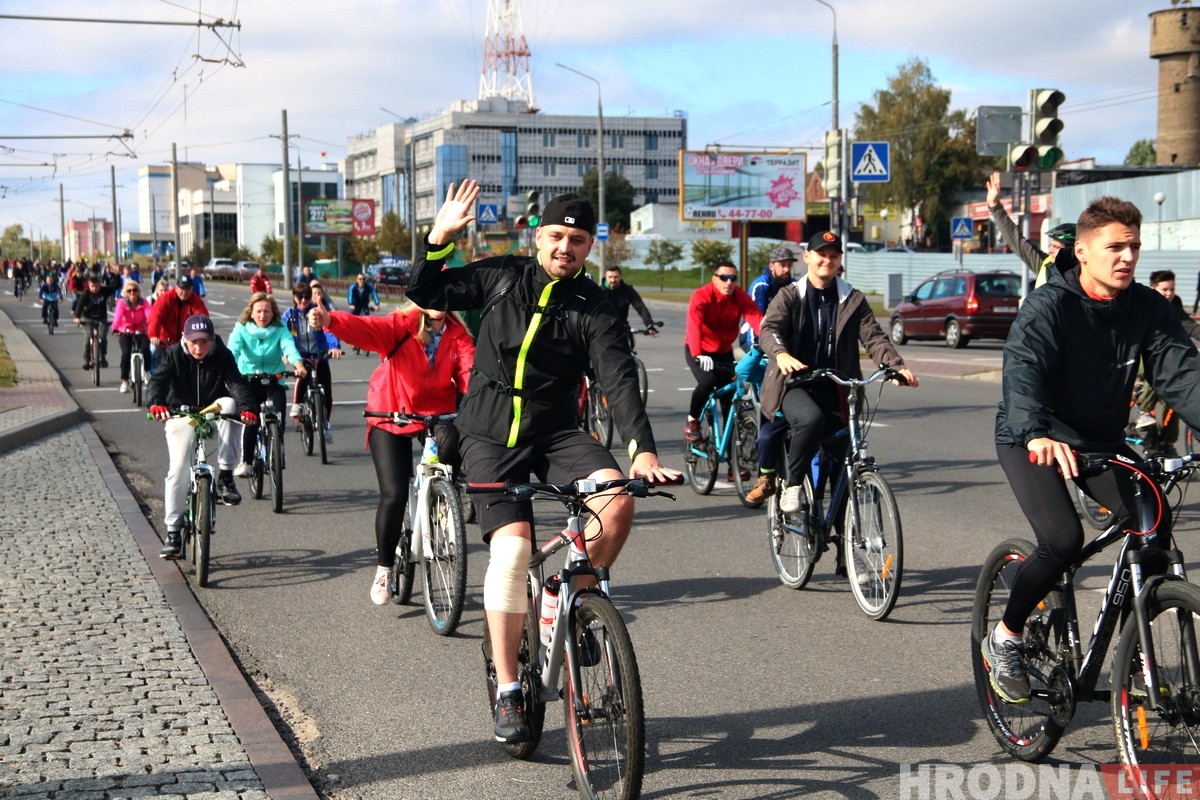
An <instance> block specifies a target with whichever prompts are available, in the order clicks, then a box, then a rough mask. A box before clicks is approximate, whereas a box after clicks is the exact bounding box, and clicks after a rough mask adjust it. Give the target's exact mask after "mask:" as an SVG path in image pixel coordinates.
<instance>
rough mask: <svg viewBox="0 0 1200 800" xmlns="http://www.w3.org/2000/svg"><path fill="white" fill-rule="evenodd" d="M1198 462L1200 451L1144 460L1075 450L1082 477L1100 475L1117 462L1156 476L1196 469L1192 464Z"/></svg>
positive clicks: (1117, 454) (1118, 454)
mask: <svg viewBox="0 0 1200 800" xmlns="http://www.w3.org/2000/svg"><path fill="white" fill-rule="evenodd" d="M1197 462H1200V453H1188V454H1186V455H1182V456H1150V457H1149V458H1147V459H1145V460H1144V461H1137V460H1135V459H1131V458H1129V457H1128V456H1124V455H1121V454H1120V453H1100V452H1095V453H1093V452H1079V451H1076V452H1075V463H1076V464H1077V465H1078V467H1079V474H1080V476H1081V477H1093V476H1096V475H1099V474H1100V473H1102V472H1105V471H1106V470H1109V469H1112V468H1113V466H1115V465H1117V464H1120V465H1123V466H1126V467H1128V468H1130V469H1133V470H1136V471H1138V472H1145V473H1147V474H1150V475H1153V476H1155V477H1159V476H1168V475H1172V474H1174V473H1177V472H1180V471H1182V470H1185V469H1195V467H1193V466H1192V465H1193V464H1196V463H1197Z"/></svg>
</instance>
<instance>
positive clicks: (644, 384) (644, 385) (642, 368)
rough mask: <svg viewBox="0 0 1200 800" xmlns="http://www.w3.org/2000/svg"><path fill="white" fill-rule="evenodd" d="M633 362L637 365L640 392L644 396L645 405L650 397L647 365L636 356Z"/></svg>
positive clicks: (643, 403) (643, 402)
mask: <svg viewBox="0 0 1200 800" xmlns="http://www.w3.org/2000/svg"><path fill="white" fill-rule="evenodd" d="M633 363H634V366H636V367H637V379H638V394H640V395H641V396H642V405H643V406H644V405H646V400H647V398H649V397H650V379H649V378H648V377H646V365H645V364H643V363H642V360H641V359H640V358H638V357H637V356H634V357H633Z"/></svg>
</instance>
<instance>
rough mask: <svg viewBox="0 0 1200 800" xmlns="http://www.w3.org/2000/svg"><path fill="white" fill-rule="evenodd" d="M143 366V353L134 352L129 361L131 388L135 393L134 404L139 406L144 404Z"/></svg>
mask: <svg viewBox="0 0 1200 800" xmlns="http://www.w3.org/2000/svg"><path fill="white" fill-rule="evenodd" d="M135 346H136V345H135ZM142 367H143V365H142V354H141V353H134V354H133V356H131V357H130V361H129V384H130V385H129V388H130V389H132V390H133V391H132V392H130V394H132V395H133V404H134V405H135V406H138V407H139V408H140V407H141V405H142V388H143V379H144V378H145V374H144V373H143V369H142Z"/></svg>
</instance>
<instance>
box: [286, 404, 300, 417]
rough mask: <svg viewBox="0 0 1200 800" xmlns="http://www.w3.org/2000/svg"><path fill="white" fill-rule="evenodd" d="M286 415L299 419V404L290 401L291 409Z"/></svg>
mask: <svg viewBox="0 0 1200 800" xmlns="http://www.w3.org/2000/svg"><path fill="white" fill-rule="evenodd" d="M288 416H290V417H291V418H292V419H299V417H300V404H299V403H292V407H291V410H289V411H288Z"/></svg>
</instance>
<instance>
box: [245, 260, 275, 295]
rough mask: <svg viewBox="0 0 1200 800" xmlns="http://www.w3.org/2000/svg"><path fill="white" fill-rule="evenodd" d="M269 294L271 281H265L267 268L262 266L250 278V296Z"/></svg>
mask: <svg viewBox="0 0 1200 800" xmlns="http://www.w3.org/2000/svg"><path fill="white" fill-rule="evenodd" d="M259 293H262V294H270V293H271V281H269V280H267V268H266V267H265V266H263V265H262V264H259V265H258V269H256V270H255V271H254V274H253V275H251V276H250V294H259Z"/></svg>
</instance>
